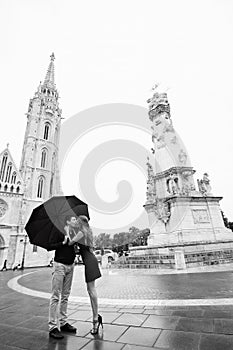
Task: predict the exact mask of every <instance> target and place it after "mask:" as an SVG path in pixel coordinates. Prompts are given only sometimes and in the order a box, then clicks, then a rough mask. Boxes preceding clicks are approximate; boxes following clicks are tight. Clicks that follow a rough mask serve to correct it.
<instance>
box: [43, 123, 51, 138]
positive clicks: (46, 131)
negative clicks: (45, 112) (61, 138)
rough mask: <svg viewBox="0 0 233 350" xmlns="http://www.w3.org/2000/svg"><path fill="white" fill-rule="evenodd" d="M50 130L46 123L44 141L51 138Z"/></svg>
mask: <svg viewBox="0 0 233 350" xmlns="http://www.w3.org/2000/svg"><path fill="white" fill-rule="evenodd" d="M49 128H50V124H49V123H45V126H44V139H45V140H48V138H49Z"/></svg>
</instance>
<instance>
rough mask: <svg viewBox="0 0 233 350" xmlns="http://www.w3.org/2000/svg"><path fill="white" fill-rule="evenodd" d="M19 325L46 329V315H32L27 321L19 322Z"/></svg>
mask: <svg viewBox="0 0 233 350" xmlns="http://www.w3.org/2000/svg"><path fill="white" fill-rule="evenodd" d="M19 326H20V327H23V328H29V329H37V330H42V331H47V330H48V317H42V316H34V317H32V318H30V319H29V320H27V321H24V322H22V323H20V324H19Z"/></svg>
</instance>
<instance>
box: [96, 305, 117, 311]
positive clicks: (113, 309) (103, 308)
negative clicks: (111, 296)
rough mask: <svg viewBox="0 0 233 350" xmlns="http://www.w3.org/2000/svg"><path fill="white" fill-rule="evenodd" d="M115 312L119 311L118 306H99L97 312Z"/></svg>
mask: <svg viewBox="0 0 233 350" xmlns="http://www.w3.org/2000/svg"><path fill="white" fill-rule="evenodd" d="M103 311H104V312H117V311H119V307H101V306H100V307H99V312H103Z"/></svg>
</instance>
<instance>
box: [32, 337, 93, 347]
mask: <svg viewBox="0 0 233 350" xmlns="http://www.w3.org/2000/svg"><path fill="white" fill-rule="evenodd" d="M89 342H90V339H87V338H82V337H77V336H65V338H63V339H60V340H55V339H51V338H50V339H49V340H48V343H47V345H46V346H44V347H41V348H40V350H79V349H83V346H85V345H86V344H88V343H89ZM30 350H33V348H31V349H30Z"/></svg>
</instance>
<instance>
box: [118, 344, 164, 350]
mask: <svg viewBox="0 0 233 350" xmlns="http://www.w3.org/2000/svg"><path fill="white" fill-rule="evenodd" d="M156 349H158V348H154V347H153V348H152V347H148V346H142V345H135V344H133V345H132V344H126V345H125V346H124V347H123V349H122V350H156ZM159 350H161V348H160V349H159ZM163 350H164V349H163Z"/></svg>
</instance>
